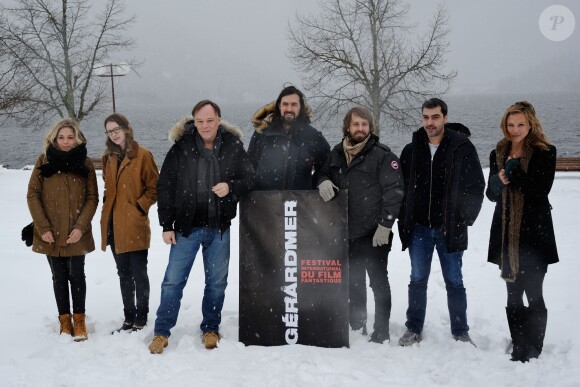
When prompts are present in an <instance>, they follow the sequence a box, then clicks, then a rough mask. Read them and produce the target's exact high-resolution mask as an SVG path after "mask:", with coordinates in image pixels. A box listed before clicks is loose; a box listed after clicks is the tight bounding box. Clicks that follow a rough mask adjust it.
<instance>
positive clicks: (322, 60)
mask: <svg viewBox="0 0 580 387" xmlns="http://www.w3.org/2000/svg"><path fill="white" fill-rule="evenodd" d="M91 4H92V3H91V2H90V1H88V0H13V1H10V2H9V4H8V5H0V34H1V39H0V59H1V60H0V115H1V116H3V117H4V118H8V117H9V118H13V119H16V120H18V121H20V122H26V124H27V125H29V126H30V125H42V124H44V123H46V122H47V121H49V120H51V119H53V118H54V117H55V116H60V117H62V116H69V117H73V118H76V119H77V120H79V121H82V120H83V119H84V118H85V117H87V116H88V115H89V114H90V113H91V112H92V111H94V110H95V109H96V108H98V107H99V105H101V104H102V103H104V102H105V101H107V100H108V95H109V94H108V84H107V83H106V82H105V81H104V80H103V79H102V78H97V77H96V74H95V72H94V69H95V66H96V65H97V64H98V63H108V62H109V61H110V58H111V56H112V55H113V54H114V53H117V52H120V51H129V50H130V49H132V48H133V47H134V45H135V42H134V40H133V39H131V38H129V37H127V35H126V33H127V30H128V28H129V27H130V26H131V24H132V23H133V22H134V17H131V16H126V15H125V7H124V3H123V1H122V0H108V1H107V3H106V5H105V6H104V7H103V8H102V9H101V10H99V11H98V12H97V11H94V10H92V9H91ZM320 6H321V11H320V13H319V14H316V15H297V16H296V18H295V19H294V20H293V21H291V22H289V25H288V40H289V57H290V58H291V60H292V62H293V64H294V66H295V68H296V69H297V70H298V71H299V73H300V74H302V77H303V88H304V89H305V91H306V92H307V93H308V95H309V99H310V100H311V102H312V103H313V104H314V106H316V108H317V114H318V115H319V116H322V117H324V116H325V115H326V116H335V115H339V114H341V113H343V112H344V109H345V108H346V107H347V106H349V105H352V104H358V105H363V106H366V107H368V108H369V109H370V110H371V111H372V112H373V114H374V116H375V121H376V122H377V123H378V125H377V126H378V127H379V128H380V127H381V126H385V125H388V126H389V127H392V128H403V127H408V126H409V123H410V122H412V121H413V120H414V119H415V118H416V113H415V112H416V109H417V106H418V105H419V104H420V102H421V101H422V100H424V99H425V98H426V97H429V96H433V95H440V94H444V93H446V92H447V91H448V90H449V88H450V85H451V82H452V80H453V78H454V77H455V76H456V73H455V72H449V73H445V72H444V71H443V68H444V65H445V57H446V53H447V50H448V41H447V35H448V32H449V29H448V20H447V16H446V11H445V9H444V8H443V7H442V6H441V7H439V8H437V10H436V12H435V14H434V17H433V19H432V20H431V21H430V23H429V25H428V27H426V28H425V26H422V27H424V29H425V31H423V33H422V34H421V35H419V34H417V32H416V27H415V26H413V25H411V24H409V23H408V21H407V16H408V11H409V2H408V0H322V1H321V3H320Z"/></svg>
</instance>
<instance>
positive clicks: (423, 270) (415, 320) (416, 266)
mask: <svg viewBox="0 0 580 387" xmlns="http://www.w3.org/2000/svg"><path fill="white" fill-rule="evenodd" d="M435 249H436V250H437V255H438V256H439V263H440V264H441V272H442V274H443V279H444V281H445V288H446V289H447V308H448V309H449V321H450V323H451V333H452V334H453V335H461V334H464V333H466V332H467V331H469V326H468V325H467V295H466V293H465V287H464V286H463V275H462V273H461V266H462V264H463V261H462V257H463V251H459V252H455V253H450V252H448V251H447V248H446V247H445V237H444V236H443V231H442V230H441V228H430V227H425V226H421V225H415V227H414V228H413V233H412V235H411V242H410V243H409V255H410V257H411V283H410V284H409V307H408V309H407V322H406V323H405V326H406V327H407V329H409V330H410V331H412V332H415V333H421V332H422V331H423V324H424V322H425V312H426V310H427V282H428V281H429V274H430V273H431V261H432V259H433V251H434V250H435Z"/></svg>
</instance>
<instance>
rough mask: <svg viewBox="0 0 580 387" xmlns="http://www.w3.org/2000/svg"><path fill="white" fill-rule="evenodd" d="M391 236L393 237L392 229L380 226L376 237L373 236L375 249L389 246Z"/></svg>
mask: <svg viewBox="0 0 580 387" xmlns="http://www.w3.org/2000/svg"><path fill="white" fill-rule="evenodd" d="M389 235H391V229H390V228H388V227H385V226H383V225H380V224H379V226H378V227H377V231H375V235H374V236H373V247H377V246H383V245H386V244H388V243H389Z"/></svg>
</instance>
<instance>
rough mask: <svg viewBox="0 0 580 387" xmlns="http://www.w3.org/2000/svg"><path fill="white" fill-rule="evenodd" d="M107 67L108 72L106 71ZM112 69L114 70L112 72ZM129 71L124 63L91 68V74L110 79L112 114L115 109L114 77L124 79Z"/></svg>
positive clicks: (129, 68)
mask: <svg viewBox="0 0 580 387" xmlns="http://www.w3.org/2000/svg"><path fill="white" fill-rule="evenodd" d="M107 67H108V70H109V71H107ZM113 68H114V69H115V70H114V71H113ZM130 71H131V66H129V65H128V64H127V63H125V62H121V63H119V64H112V63H111V64H108V65H95V67H93V72H94V73H95V75H96V76H97V77H108V78H111V92H112V94H113V113H115V112H116V109H115V82H114V80H113V79H114V77H124V76H125V75H127V74H129V72H130Z"/></svg>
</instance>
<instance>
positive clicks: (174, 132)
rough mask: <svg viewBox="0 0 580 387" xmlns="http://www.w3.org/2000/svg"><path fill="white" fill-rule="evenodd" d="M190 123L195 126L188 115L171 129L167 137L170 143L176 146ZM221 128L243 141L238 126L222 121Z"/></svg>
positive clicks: (191, 117)
mask: <svg viewBox="0 0 580 387" xmlns="http://www.w3.org/2000/svg"><path fill="white" fill-rule="evenodd" d="M190 122H191V124H192V125H193V116H191V115H188V116H183V117H181V118H180V119H179V120H178V121H177V122H176V123H175V124H174V125H173V127H172V128H171V129H169V133H168V136H167V138H168V139H169V142H171V143H172V144H174V143H176V142H177V141H179V140H180V139H181V137H183V134H184V133H185V127H186V124H188V123H190ZM220 127H222V128H224V129H225V130H227V131H228V132H230V133H231V134H233V135H234V136H236V137H237V138H239V139H240V140H241V139H242V135H243V134H242V131H241V130H240V128H238V127H237V126H234V125H232V124H230V123H229V122H226V121H224V120H221V123H220Z"/></svg>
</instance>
